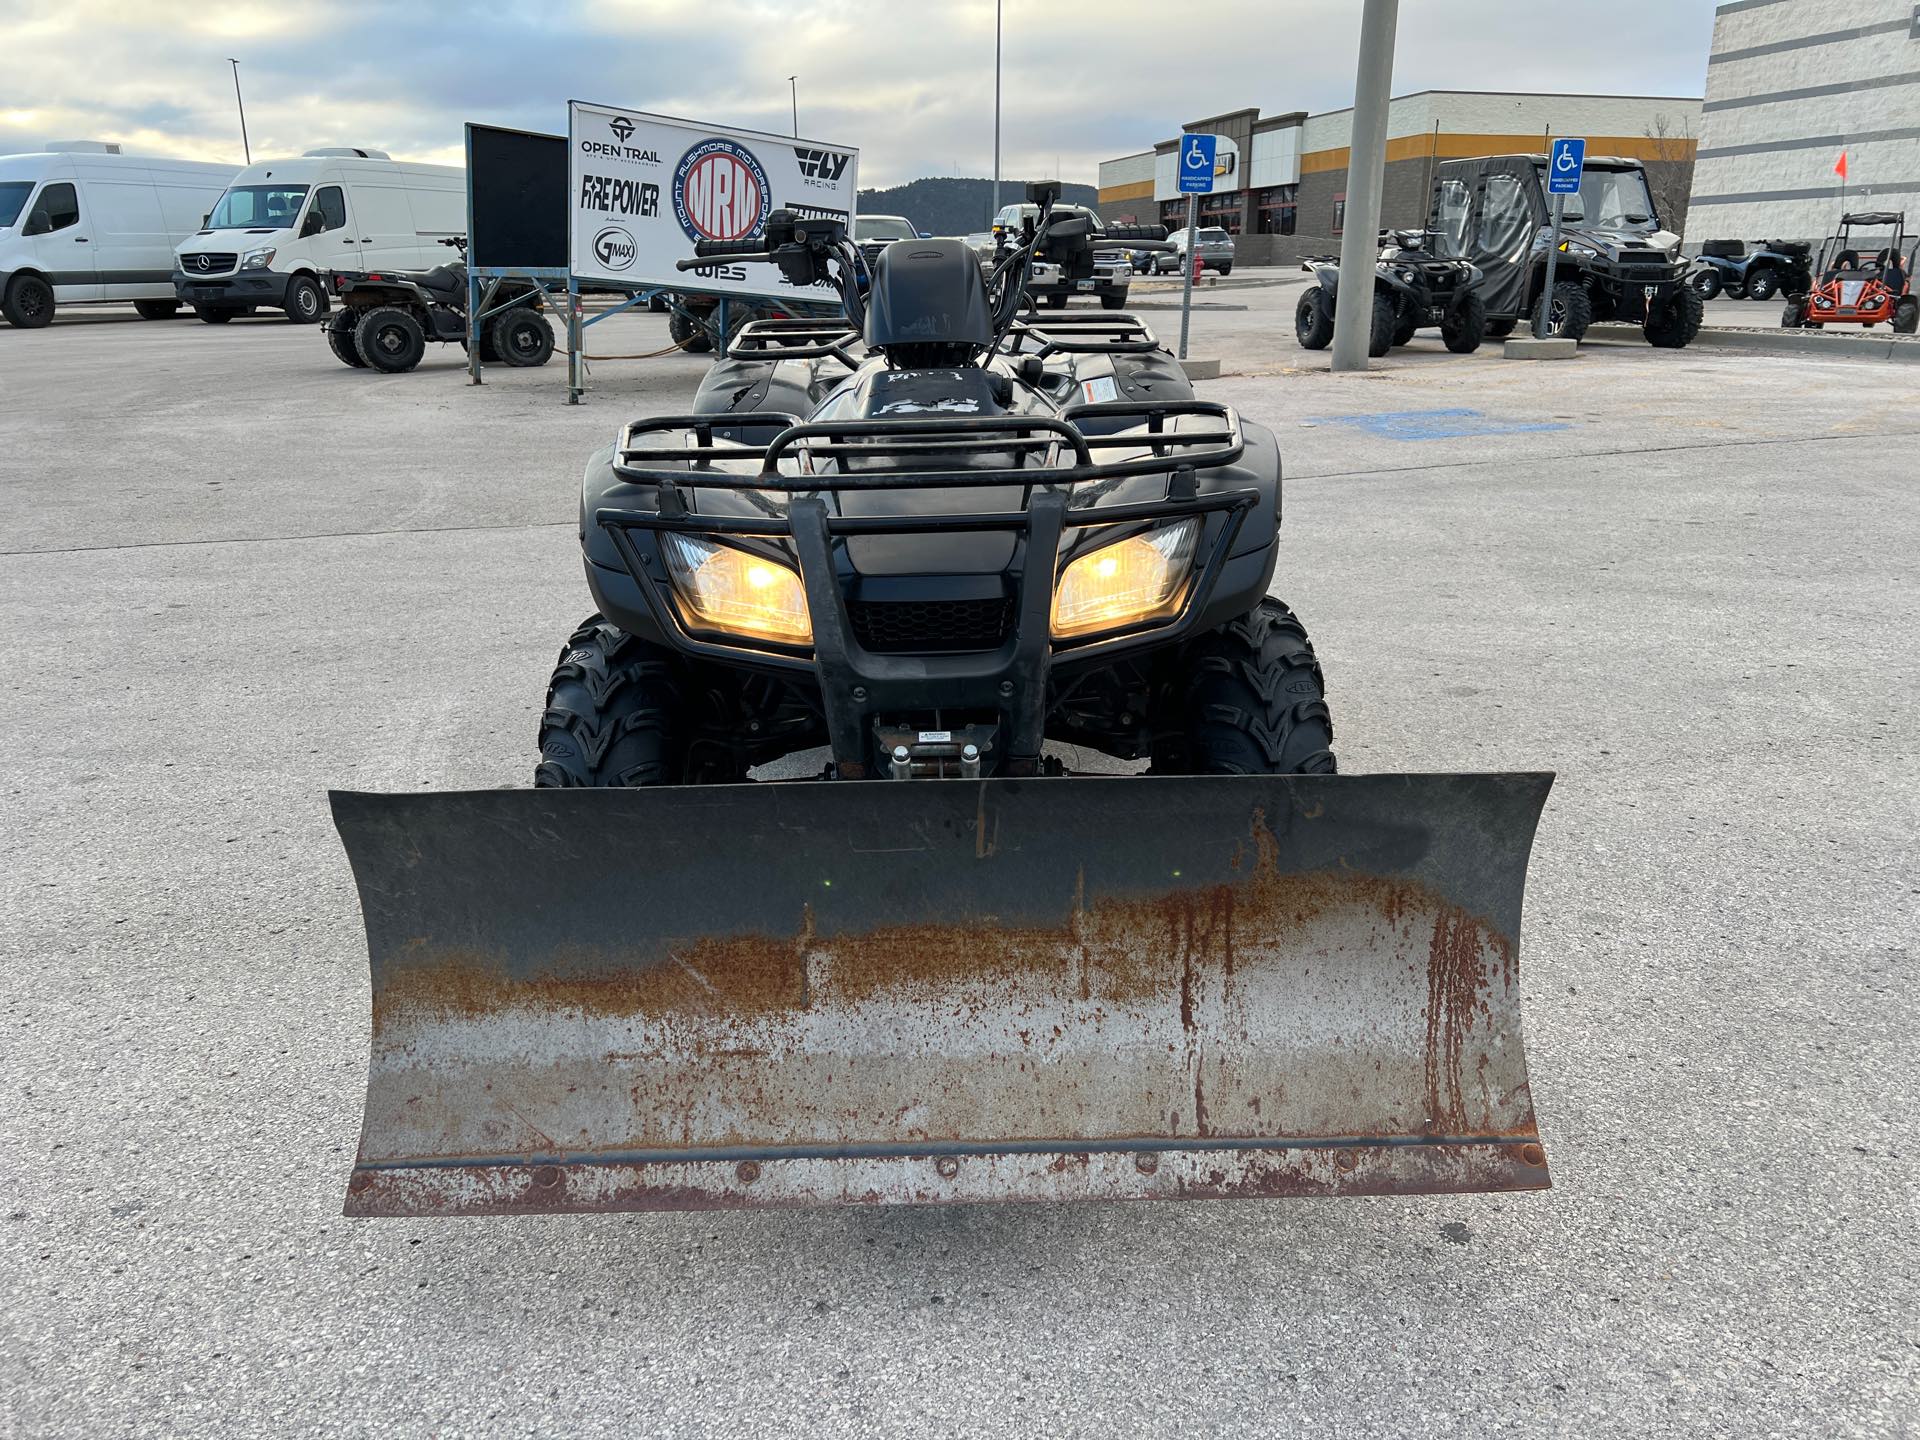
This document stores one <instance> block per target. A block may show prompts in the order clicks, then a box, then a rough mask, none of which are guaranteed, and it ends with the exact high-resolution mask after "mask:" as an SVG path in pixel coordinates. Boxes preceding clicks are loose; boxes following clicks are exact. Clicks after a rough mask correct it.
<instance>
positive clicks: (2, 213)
mask: <svg viewBox="0 0 1920 1440" xmlns="http://www.w3.org/2000/svg"><path fill="white" fill-rule="evenodd" d="M32 193H33V181H31V180H0V230H4V229H6V228H7V226H9V225H11V224H13V222H14V221H16V220H18V219H19V218H20V210H21V207H22V206H24V205H25V204H26V203H27V196H29V195H31V194H32Z"/></svg>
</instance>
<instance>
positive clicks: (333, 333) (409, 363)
mask: <svg viewBox="0 0 1920 1440" xmlns="http://www.w3.org/2000/svg"><path fill="white" fill-rule="evenodd" d="M440 243H441V244H443V245H452V246H454V247H455V248H456V249H458V250H459V251H460V253H461V256H462V261H461V263H458V264H454V265H436V266H434V268H433V269H431V270H425V271H420V270H381V271H352V270H335V271H334V272H332V274H331V276H330V277H329V284H330V286H331V288H332V290H333V298H334V300H335V302H336V303H335V305H334V307H333V310H332V313H331V314H329V315H328V316H327V318H326V319H325V320H323V321H322V322H321V325H320V328H321V329H322V330H323V331H324V332H325V334H326V337H327V347H328V348H329V349H330V350H332V351H333V353H334V356H335V357H336V358H337V359H338V360H339V361H340V363H341V364H343V365H351V366H352V367H353V368H354V369H356V370H359V369H366V368H371V369H374V370H383V371H386V372H387V373H389V374H398V373H399V372H401V371H403V370H411V369H413V367H414V366H416V365H418V364H419V363H420V361H421V360H422V359H423V358H424V357H425V356H426V353H427V342H428V341H429V340H437V341H441V342H446V343H455V344H458V345H460V346H462V347H463V348H464V347H465V345H466V343H467V267H466V264H465V255H466V248H465V247H466V241H465V239H464V238H456V239H452V240H443V241H441V242H440ZM545 304H546V299H545V294H544V292H543V291H542V290H541V289H540V288H539V287H538V286H537V285H532V284H529V283H528V282H527V281H524V280H520V281H511V280H502V281H496V282H494V288H493V289H492V290H491V291H490V299H489V301H488V305H489V306H505V307H507V308H504V309H500V310H499V311H498V312H497V313H496V314H494V315H493V316H492V317H491V318H490V319H488V320H487V322H486V325H485V327H484V328H483V329H482V330H481V332H480V358H481V359H482V360H494V361H501V362H504V363H505V364H508V365H515V366H525V365H544V364H546V363H547V360H548V358H549V357H551V356H552V354H553V327H552V326H551V325H549V324H548V323H547V317H546V316H545V315H544V314H542V313H541V311H542V310H543V309H544V308H545ZM481 313H482V314H483V315H484V314H486V308H484V307H483V309H482V311H481Z"/></svg>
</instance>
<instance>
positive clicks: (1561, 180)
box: [1547, 139, 1587, 195]
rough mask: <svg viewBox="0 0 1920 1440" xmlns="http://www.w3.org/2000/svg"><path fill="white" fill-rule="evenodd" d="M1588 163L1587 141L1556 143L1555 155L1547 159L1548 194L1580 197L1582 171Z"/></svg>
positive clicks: (1554, 147)
mask: <svg viewBox="0 0 1920 1440" xmlns="http://www.w3.org/2000/svg"><path fill="white" fill-rule="evenodd" d="M1586 163H1587V142H1586V141H1584V140H1566V139H1562V140H1556V141H1554V142H1553V153H1552V154H1550V155H1549V156H1548V157H1547V193H1548V194H1549V195H1578V194H1579V193H1580V171H1581V170H1582V169H1583V168H1584V167H1585V166H1586Z"/></svg>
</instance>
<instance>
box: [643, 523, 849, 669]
mask: <svg viewBox="0 0 1920 1440" xmlns="http://www.w3.org/2000/svg"><path fill="white" fill-rule="evenodd" d="M660 541H661V544H660V548H661V551H662V553H663V554H664V555H665V557H666V561H667V574H668V575H669V576H670V577H671V578H672V580H673V593H674V595H675V597H676V598H677V599H678V600H679V602H680V608H681V611H682V613H683V615H684V616H685V618H686V619H687V620H688V621H689V622H691V623H693V624H696V625H704V626H707V627H710V628H712V629H715V630H725V631H727V632H729V633H731V634H736V635H747V636H751V637H752V638H754V639H756V640H773V641H776V642H778V643H780V644H783V645H807V644H811V643H812V641H813V623H812V621H811V620H810V619H809V618H808V616H807V596H806V591H805V590H804V589H802V588H801V585H800V577H799V576H798V575H796V574H794V572H793V571H791V570H789V569H788V568H787V567H786V566H784V565H781V564H779V563H777V562H776V561H772V560H767V559H764V558H762V557H761V556H759V555H749V554H748V553H747V552H746V551H745V550H736V549H734V548H733V547H732V546H731V545H716V544H714V543H712V542H711V541H707V540H696V539H694V538H693V537H692V536H690V535H675V534H672V533H664V534H662V535H661V537H660Z"/></svg>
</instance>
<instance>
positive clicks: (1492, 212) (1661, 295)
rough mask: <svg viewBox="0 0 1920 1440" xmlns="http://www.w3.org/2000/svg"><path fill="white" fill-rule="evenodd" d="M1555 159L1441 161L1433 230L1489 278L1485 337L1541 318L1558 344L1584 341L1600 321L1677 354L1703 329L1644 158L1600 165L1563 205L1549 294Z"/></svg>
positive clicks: (1596, 162)
mask: <svg viewBox="0 0 1920 1440" xmlns="http://www.w3.org/2000/svg"><path fill="white" fill-rule="evenodd" d="M1546 169H1547V157H1546V156H1545V155H1488V156H1481V157H1478V158H1475V159H1471V160H1446V161H1442V162H1441V164H1440V167H1439V169H1438V171H1437V172H1436V173H1435V175H1434V180H1433V197H1432V208H1431V210H1430V212H1429V215H1428V227H1427V228H1428V229H1429V230H1431V231H1432V232H1433V236H1434V245H1435V248H1436V250H1437V251H1438V253H1440V254H1443V255H1447V256H1453V257H1458V258H1460V259H1465V260H1471V261H1472V262H1473V263H1474V264H1475V265H1478V266H1479V267H1480V269H1481V271H1482V272H1483V274H1484V275H1485V277H1486V278H1485V281H1484V283H1483V284H1482V285H1481V287H1480V293H1481V296H1482V298H1483V299H1484V300H1485V301H1486V305H1487V333H1488V334H1489V335H1493V336H1503V335H1510V334H1512V333H1513V330H1514V328H1515V326H1517V325H1519V324H1521V323H1522V322H1525V323H1528V324H1532V323H1534V322H1536V321H1537V320H1538V319H1539V318H1540V317H1541V316H1542V315H1544V316H1545V318H1546V322H1547V333H1548V334H1549V335H1557V336H1562V337H1564V338H1566V339H1570V340H1578V339H1580V338H1581V337H1583V336H1584V335H1585V334H1586V333H1587V328H1588V327H1589V326H1590V325H1592V324H1593V322H1594V321H1596V320H1628V321H1636V322H1638V323H1639V325H1640V328H1641V331H1642V333H1644V334H1645V335H1646V337H1647V343H1649V344H1651V345H1656V346H1659V347H1661V348H1663V349H1671V350H1677V349H1679V348H1680V347H1682V346H1684V345H1686V344H1688V343H1689V342H1690V341H1692V339H1693V337H1694V336H1695V335H1696V334H1698V333H1699V331H1700V320H1701V316H1702V309H1701V305H1702V301H1701V299H1700V296H1699V294H1698V292H1696V291H1695V290H1694V289H1693V287H1692V286H1691V285H1689V284H1688V283H1687V272H1688V268H1689V267H1688V263H1687V261H1686V260H1685V259H1684V258H1683V257H1682V256H1681V254H1680V237H1679V236H1678V235H1675V234H1673V233H1672V232H1670V231H1668V230H1664V229H1662V228H1661V225H1660V216H1659V214H1658V213H1657V212H1656V211H1655V209H1654V205H1653V196H1652V193H1651V192H1650V191H1649V190H1648V188H1647V176H1646V171H1645V169H1644V167H1642V165H1641V164H1640V162H1639V161H1638V160H1626V159H1618V158H1609V157H1604V156H1602V157H1598V158H1590V159H1588V161H1587V162H1586V166H1585V168H1584V169H1583V170H1582V172H1581V176H1580V193H1579V194H1577V195H1568V196H1567V197H1565V199H1566V204H1565V208H1564V209H1563V211H1562V213H1561V221H1562V224H1561V230H1560V248H1559V253H1558V254H1557V255H1556V256H1555V257H1554V283H1553V293H1552V294H1551V295H1549V294H1547V293H1546V288H1547V285H1546V279H1547V250H1548V247H1549V245H1550V244H1551V242H1552V234H1553V226H1552V217H1553V211H1552V207H1551V205H1550V203H1549V197H1548V195H1547V183H1546Z"/></svg>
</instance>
